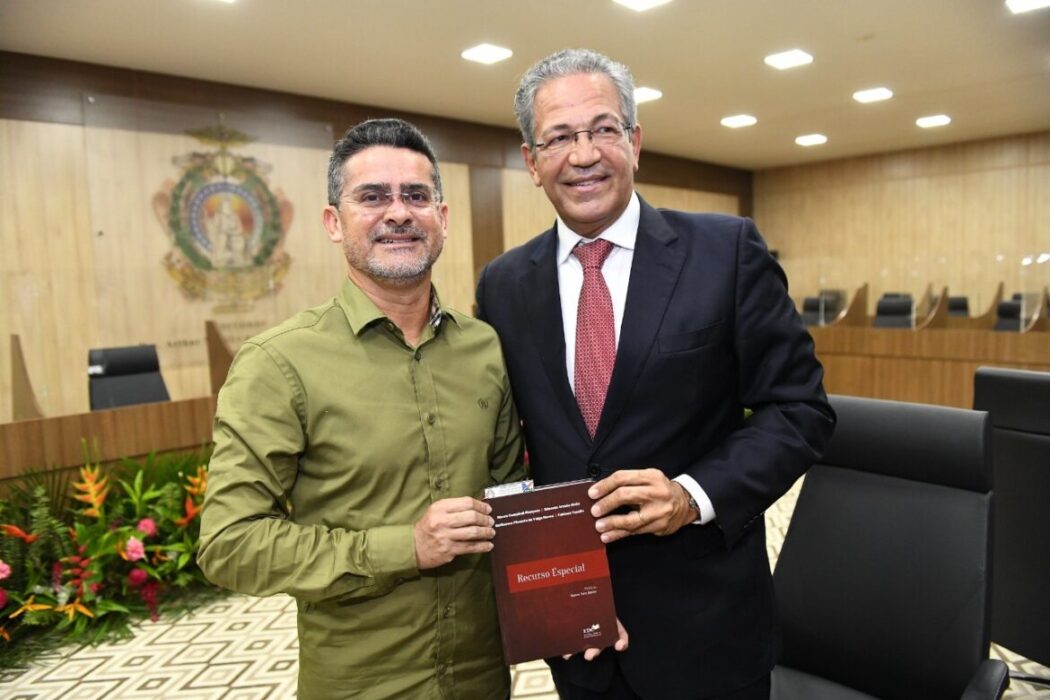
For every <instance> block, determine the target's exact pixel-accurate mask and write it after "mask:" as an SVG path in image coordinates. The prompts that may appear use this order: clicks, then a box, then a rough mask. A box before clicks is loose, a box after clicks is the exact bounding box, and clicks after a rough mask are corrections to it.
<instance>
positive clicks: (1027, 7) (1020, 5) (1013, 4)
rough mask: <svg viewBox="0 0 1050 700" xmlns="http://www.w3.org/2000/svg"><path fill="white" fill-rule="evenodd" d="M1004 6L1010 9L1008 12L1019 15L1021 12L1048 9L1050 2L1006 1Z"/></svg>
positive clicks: (1029, 0) (1040, 0)
mask: <svg viewBox="0 0 1050 700" xmlns="http://www.w3.org/2000/svg"><path fill="white" fill-rule="evenodd" d="M1006 6H1007V7H1009V8H1010V12H1013V13H1014V14H1015V15H1019V14H1021V13H1022V12H1031V11H1032V10H1041V9H1043V8H1044V7H1050V0H1006Z"/></svg>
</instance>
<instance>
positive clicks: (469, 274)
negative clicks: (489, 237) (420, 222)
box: [433, 163, 474, 315]
mask: <svg viewBox="0 0 1050 700" xmlns="http://www.w3.org/2000/svg"><path fill="white" fill-rule="evenodd" d="M441 185H442V188H443V189H444V191H445V199H446V200H447V201H448V238H447V239H446V240H445V247H444V249H443V250H442V252H441V257H440V258H439V259H438V261H437V263H436V264H435V265H434V277H433V280H434V284H435V285H436V286H437V288H438V291H439V292H440V293H441V302H442V303H443V304H445V305H446V306H451V307H452V308H453V309H456V310H457V311H462V312H463V313H465V314H468V315H470V314H471V313H472V311H473V308H474V244H473V240H472V235H471V218H470V210H471V201H470V168H468V167H467V166H466V165H463V164H459V163H442V164H441Z"/></svg>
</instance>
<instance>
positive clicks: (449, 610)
mask: <svg viewBox="0 0 1050 700" xmlns="http://www.w3.org/2000/svg"><path fill="white" fill-rule="evenodd" d="M441 616H442V617H445V618H449V617H452V606H451V605H449V606H448V607H446V608H445V611H444V612H443V613H442V614H441Z"/></svg>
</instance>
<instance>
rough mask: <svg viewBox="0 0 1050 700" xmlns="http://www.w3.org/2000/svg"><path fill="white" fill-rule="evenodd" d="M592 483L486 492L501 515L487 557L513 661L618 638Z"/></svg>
mask: <svg viewBox="0 0 1050 700" xmlns="http://www.w3.org/2000/svg"><path fill="white" fill-rule="evenodd" d="M592 483H593V482H591V481H573V482H568V483H565V484H553V485H551V486H542V487H538V488H536V489H535V490H531V491H524V492H520V493H514V494H511V495H506V496H495V497H489V498H486V502H487V503H488V504H489V505H490V506H492V517H493V519H494V520H495V521H496V524H495V527H496V537H495V539H494V540H493V544H494V545H495V546H494V547H493V549H492V552H491V553H490V555H489V557H490V559H491V562H492V576H493V583H494V585H495V589H496V605H497V608H498V611H499V622H500V634H501V636H502V638H503V656H504V659H505V660H506V661H507V663H508V664H516V663H521V662H522V661H531V660H533V659H540V658H545V657H550V656H561V655H562V654H573V653H576V652H579V651H583V650H584V649H587V648H590V647H597V648H603V647H608V646H612V645H613V644H614V643H615V642H616V639H617V631H616V610H615V608H614V607H613V594H612V583H611V581H610V580H609V561H608V559H606V556H605V544H604V543H603V542H602V541H601V538H600V536H599V535H598V532H597V530H595V529H594V516H592V515H591V512H590V508H591V503H592V500H591V498H590V497H589V496H588V495H587V489H588V488H590V486H591V484H592ZM504 488H506V487H504Z"/></svg>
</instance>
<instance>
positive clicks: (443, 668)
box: [438, 664, 448, 676]
mask: <svg viewBox="0 0 1050 700" xmlns="http://www.w3.org/2000/svg"><path fill="white" fill-rule="evenodd" d="M447 672H448V666H446V665H445V664H438V675H439V676H443V675H445V674H446V673H447Z"/></svg>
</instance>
